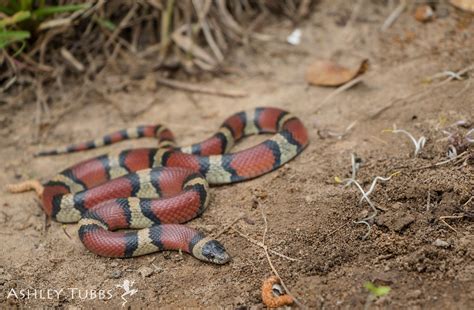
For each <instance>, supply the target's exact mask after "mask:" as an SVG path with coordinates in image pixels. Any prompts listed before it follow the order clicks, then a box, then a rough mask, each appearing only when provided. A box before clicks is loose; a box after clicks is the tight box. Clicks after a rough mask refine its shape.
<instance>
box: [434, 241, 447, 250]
mask: <svg viewBox="0 0 474 310" xmlns="http://www.w3.org/2000/svg"><path fill="white" fill-rule="evenodd" d="M433 245H434V246H436V247H438V248H449V243H447V242H446V241H444V240H441V239H436V240H435V241H434V242H433Z"/></svg>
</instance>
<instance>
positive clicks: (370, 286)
mask: <svg viewBox="0 0 474 310" xmlns="http://www.w3.org/2000/svg"><path fill="white" fill-rule="evenodd" d="M364 287H365V288H366V289H367V290H368V291H369V296H367V301H366V302H365V306H364V310H367V309H369V306H370V304H371V303H372V301H373V300H375V299H377V298H379V297H383V296H385V295H387V294H388V293H389V292H390V290H391V288H390V286H383V285H381V286H377V285H375V284H374V283H372V282H370V281H367V282H365V283H364Z"/></svg>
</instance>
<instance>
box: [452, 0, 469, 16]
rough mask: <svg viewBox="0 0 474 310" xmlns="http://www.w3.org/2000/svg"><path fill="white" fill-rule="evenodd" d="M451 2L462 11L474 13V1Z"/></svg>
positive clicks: (454, 0) (460, 0) (455, 0)
mask: <svg viewBox="0 0 474 310" xmlns="http://www.w3.org/2000/svg"><path fill="white" fill-rule="evenodd" d="M449 2H450V3H451V4H452V5H454V6H455V7H457V8H459V9H461V10H464V11H467V12H472V13H474V0H450V1H449Z"/></svg>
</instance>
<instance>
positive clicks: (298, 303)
mask: <svg viewBox="0 0 474 310" xmlns="http://www.w3.org/2000/svg"><path fill="white" fill-rule="evenodd" d="M258 206H259V208H260V212H261V214H262V218H263V222H264V225H265V226H264V230H263V237H262V248H263V250H264V252H265V256H266V257H267V261H268V265H270V268H271V269H272V271H273V273H274V274H275V276H277V278H278V279H280V283H281V286H282V287H283V288H284V289H285V291H286V293H287V294H288V296H290V297H291V298H293V301H294V303H295V304H297V305H298V306H299V307H300V308H306V306H305V305H303V304H302V303H301V302H300V301H299V300H298V299H296V297H295V296H294V295H293V294H292V293H291V291H290V290H289V289H288V287H287V286H286V284H285V282H284V281H283V279H282V278H281V277H280V275H279V274H278V271H277V270H276V268H275V266H274V265H273V263H272V259H271V258H270V254H269V251H268V247H267V245H266V244H265V241H266V240H265V239H266V237H267V232H268V221H267V216H266V215H265V212H264V211H263V206H262V204H261V203H260V202H259V203H258Z"/></svg>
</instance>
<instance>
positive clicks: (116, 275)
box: [109, 269, 122, 279]
mask: <svg viewBox="0 0 474 310" xmlns="http://www.w3.org/2000/svg"><path fill="white" fill-rule="evenodd" d="M121 276H122V272H121V271H120V270H118V269H115V270H112V272H111V273H110V274H109V278H111V279H118V278H120V277H121Z"/></svg>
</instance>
